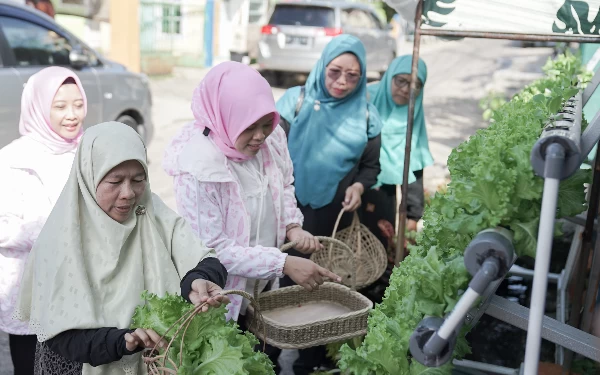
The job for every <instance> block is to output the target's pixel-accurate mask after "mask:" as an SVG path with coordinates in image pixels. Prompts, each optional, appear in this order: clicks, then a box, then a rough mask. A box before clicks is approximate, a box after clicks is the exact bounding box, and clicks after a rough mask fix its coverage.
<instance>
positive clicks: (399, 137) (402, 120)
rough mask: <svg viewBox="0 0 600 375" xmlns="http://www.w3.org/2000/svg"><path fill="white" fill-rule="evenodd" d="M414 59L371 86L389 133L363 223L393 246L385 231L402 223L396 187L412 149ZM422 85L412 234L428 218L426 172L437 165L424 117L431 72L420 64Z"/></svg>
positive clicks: (395, 65)
mask: <svg viewBox="0 0 600 375" xmlns="http://www.w3.org/2000/svg"><path fill="white" fill-rule="evenodd" d="M411 66H412V55H404V56H399V57H397V58H395V59H394V60H393V61H392V63H391V64H390V66H389V68H388V70H387V71H386V73H385V74H384V75H383V77H382V79H381V81H380V82H379V83H377V84H373V85H369V87H368V92H369V101H370V102H371V103H372V104H373V105H374V106H375V107H377V110H378V111H379V115H380V117H381V120H382V121H383V123H384V125H383V129H382V131H381V144H382V145H381V154H380V157H379V161H380V164H381V173H380V174H379V176H378V177H377V184H376V185H375V186H374V187H373V189H369V190H368V191H367V192H366V193H365V195H364V197H363V200H364V201H365V204H364V205H363V212H362V213H363V223H364V224H365V225H367V227H369V229H370V230H371V231H372V232H373V233H375V234H376V235H377V237H378V238H379V239H380V240H381V241H382V242H383V243H384V245H387V241H386V238H388V237H389V236H385V235H384V234H383V233H382V230H381V229H380V226H379V225H378V224H380V225H382V226H384V227H385V225H384V224H383V223H380V221H382V220H383V221H387V222H388V223H389V224H391V225H388V227H391V228H393V224H394V222H395V219H396V211H395V208H396V206H397V204H398V203H397V202H396V185H402V183H403V181H402V177H403V171H404V150H405V147H406V129H407V124H408V98H409V94H410V81H411ZM417 78H418V82H417V83H416V88H417V92H416V96H417V97H416V102H415V113H414V125H413V133H412V141H411V143H412V146H411V154H410V170H409V173H408V183H409V185H408V194H407V203H408V210H407V211H408V212H407V218H408V222H407V229H409V230H416V229H417V222H418V221H419V220H420V219H421V216H423V207H424V190H423V169H424V168H425V167H427V166H429V165H432V164H433V157H432V156H431V152H429V141H428V139H427V129H426V128H425V114H424V111H423V91H424V90H423V86H424V85H425V81H426V80H427V66H426V65H425V62H423V60H421V59H419V66H418V73H417Z"/></svg>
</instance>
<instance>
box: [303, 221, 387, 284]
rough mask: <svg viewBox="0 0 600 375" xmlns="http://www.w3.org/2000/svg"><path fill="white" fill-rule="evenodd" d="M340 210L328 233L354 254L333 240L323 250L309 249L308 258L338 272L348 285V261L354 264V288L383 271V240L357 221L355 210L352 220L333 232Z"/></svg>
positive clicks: (384, 262)
mask: <svg viewBox="0 0 600 375" xmlns="http://www.w3.org/2000/svg"><path fill="white" fill-rule="evenodd" d="M344 213H345V211H344V210H342V211H341V212H340V214H339V215H338V218H337V221H336V223H335V227H334V228H333V236H332V237H333V238H336V239H338V240H340V241H341V242H343V243H344V244H346V245H347V246H348V247H349V248H350V249H351V250H352V253H353V254H354V256H353V257H352V259H350V258H349V257H348V253H347V252H346V251H345V249H343V248H341V247H340V246H339V245H337V244H335V243H331V244H330V245H329V246H328V247H327V249H326V250H324V251H319V252H315V253H313V255H312V256H311V257H310V259H311V260H312V261H313V262H315V263H317V264H318V265H320V266H321V267H324V268H327V269H328V270H330V271H331V272H333V273H335V274H337V275H339V276H341V277H342V282H343V283H344V284H345V285H347V286H352V285H351V284H350V275H351V273H352V267H353V265H352V263H354V264H356V280H355V283H356V288H357V289H361V288H364V287H367V286H369V285H371V284H373V283H374V282H375V281H377V279H379V278H380V277H381V275H383V273H384V272H385V269H386V267H387V265H388V257H387V253H386V251H385V247H384V246H383V244H382V243H381V242H380V241H379V240H378V239H377V237H375V235H374V234H373V233H371V231H370V230H369V229H368V228H367V227H366V226H364V225H363V224H361V223H360V220H359V218H358V214H357V213H356V212H354V214H353V215H354V217H353V218H352V224H351V225H350V226H349V227H348V228H346V229H343V230H341V231H339V232H337V228H338V225H339V223H340V220H341V218H342V215H343V214H344ZM336 232H337V233H336Z"/></svg>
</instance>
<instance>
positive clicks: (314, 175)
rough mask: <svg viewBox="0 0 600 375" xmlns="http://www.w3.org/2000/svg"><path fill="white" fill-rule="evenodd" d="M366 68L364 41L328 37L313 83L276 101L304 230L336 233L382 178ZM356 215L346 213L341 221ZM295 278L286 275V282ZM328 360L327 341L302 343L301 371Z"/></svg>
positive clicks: (377, 126) (378, 124) (296, 370)
mask: <svg viewBox="0 0 600 375" xmlns="http://www.w3.org/2000/svg"><path fill="white" fill-rule="evenodd" d="M366 70H367V69H366V52H365V47H364V46H363V44H362V43H361V41H360V40H359V39H357V38H355V37H354V36H351V35H340V36H338V37H335V38H333V39H332V40H331V42H329V43H328V44H327V46H326V47H325V49H324V50H323V53H322V55H321V58H320V59H319V61H318V62H317V64H316V65H315V67H314V68H313V70H312V71H311V72H310V75H309V76H308V79H307V81H306V85H305V86H304V87H292V88H290V89H289V90H287V91H286V93H285V95H284V96H283V97H282V98H281V99H280V100H279V101H278V102H277V104H276V106H277V110H278V111H279V114H280V115H281V120H280V124H281V126H282V127H283V129H284V130H285V131H286V133H287V134H288V148H289V151H290V156H291V159H292V162H293V165H294V179H295V182H294V187H295V188H296V198H297V200H298V207H299V208H300V210H301V211H302V214H303V215H304V229H305V230H306V231H308V232H309V233H311V234H313V235H324V236H331V234H332V232H333V227H334V224H335V221H336V218H337V216H338V214H339V213H340V210H341V209H342V208H344V209H345V210H346V211H348V212H353V211H355V210H356V209H357V208H358V207H360V205H361V196H362V194H363V193H364V191H365V189H368V188H369V187H371V186H373V185H374V184H375V183H376V182H377V175H378V174H379V171H380V169H379V150H380V148H381V140H380V135H379V133H380V131H381V126H382V123H381V121H380V120H379V116H378V114H377V110H376V109H375V107H373V106H372V105H370V104H369V103H368V102H367V78H366ZM351 219H352V216H351V215H345V216H344V220H345V221H346V222H342V223H341V225H340V227H341V228H343V227H344V226H347V225H349V224H350V222H351ZM341 228H340V229H341ZM290 255H294V256H304V257H308V256H309V254H301V253H299V252H295V251H290ZM291 284H292V281H291V280H290V279H289V278H287V277H284V278H283V279H282V281H281V284H280V285H283V286H286V285H291ZM324 360H325V350H324V348H322V347H319V348H310V349H305V350H301V351H300V358H299V359H298V360H297V361H296V363H295V364H294V373H295V374H296V375H303V374H309V373H312V372H313V367H315V366H319V365H321V363H322V361H324Z"/></svg>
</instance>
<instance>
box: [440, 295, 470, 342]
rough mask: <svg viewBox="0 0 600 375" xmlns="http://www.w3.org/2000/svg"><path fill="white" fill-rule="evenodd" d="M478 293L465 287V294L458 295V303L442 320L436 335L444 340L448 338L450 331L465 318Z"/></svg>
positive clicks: (452, 331)
mask: <svg viewBox="0 0 600 375" xmlns="http://www.w3.org/2000/svg"><path fill="white" fill-rule="evenodd" d="M478 297H479V294H477V292H476V291H474V290H473V289H471V288H467V291H466V292H465V294H463V295H462V297H460V299H459V300H458V303H457V304H456V306H455V307H454V310H452V313H451V314H450V316H449V317H448V318H447V319H446V320H445V321H444V323H443V324H442V326H441V327H440V329H439V330H438V336H440V337H441V338H443V339H444V340H448V338H449V337H450V336H452V333H454V331H455V330H456V327H458V325H459V324H461V323H462V322H463V321H464V320H465V316H466V315H467V313H468V312H469V310H471V307H472V306H473V304H474V303H475V301H477V298H478Z"/></svg>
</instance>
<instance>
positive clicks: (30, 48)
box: [0, 0, 153, 147]
mask: <svg viewBox="0 0 600 375" xmlns="http://www.w3.org/2000/svg"><path fill="white" fill-rule="evenodd" d="M51 65H58V66H66V67H68V68H70V69H72V70H73V71H75V72H76V73H77V75H78V76H79V78H80V79H81V82H82V84H83V88H84V90H85V93H86V96H87V99H88V113H87V116H86V119H85V125H86V126H89V125H94V124H98V123H100V122H104V121H113V120H116V121H120V122H122V123H125V124H127V125H129V126H131V127H133V128H134V129H136V130H137V131H138V133H140V134H141V135H142V137H143V138H144V139H145V141H146V144H148V142H149V141H150V139H151V137H152V131H153V128H152V121H151V116H150V114H151V108H152V97H151V94H150V87H149V82H148V79H147V77H146V76H145V75H143V74H136V73H132V72H130V71H128V70H127V69H126V68H125V67H124V66H122V65H120V64H117V63H115V62H112V61H110V60H107V59H105V58H103V57H102V56H100V55H99V54H98V53H96V52H95V51H94V50H92V49H91V48H90V47H88V46H87V45H85V43H83V42H82V41H80V40H79V39H77V38H76V37H75V36H74V35H73V34H71V33H69V32H68V31H67V30H65V29H64V28H62V27H61V26H59V25H58V24H57V23H56V22H54V20H53V19H52V18H50V17H48V16H46V15H45V14H43V13H42V12H40V11H37V10H35V9H33V8H30V7H26V6H23V5H20V4H16V3H15V2H13V1H7V0H0V147H4V146H5V145H7V144H8V143H10V142H11V141H12V140H14V139H16V138H17V137H19V116H20V112H21V93H22V92H23V86H24V85H25V83H26V82H27V80H28V79H29V77H30V76H31V75H33V74H34V73H36V72H38V71H39V70H41V69H43V68H45V67H48V66H51Z"/></svg>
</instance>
